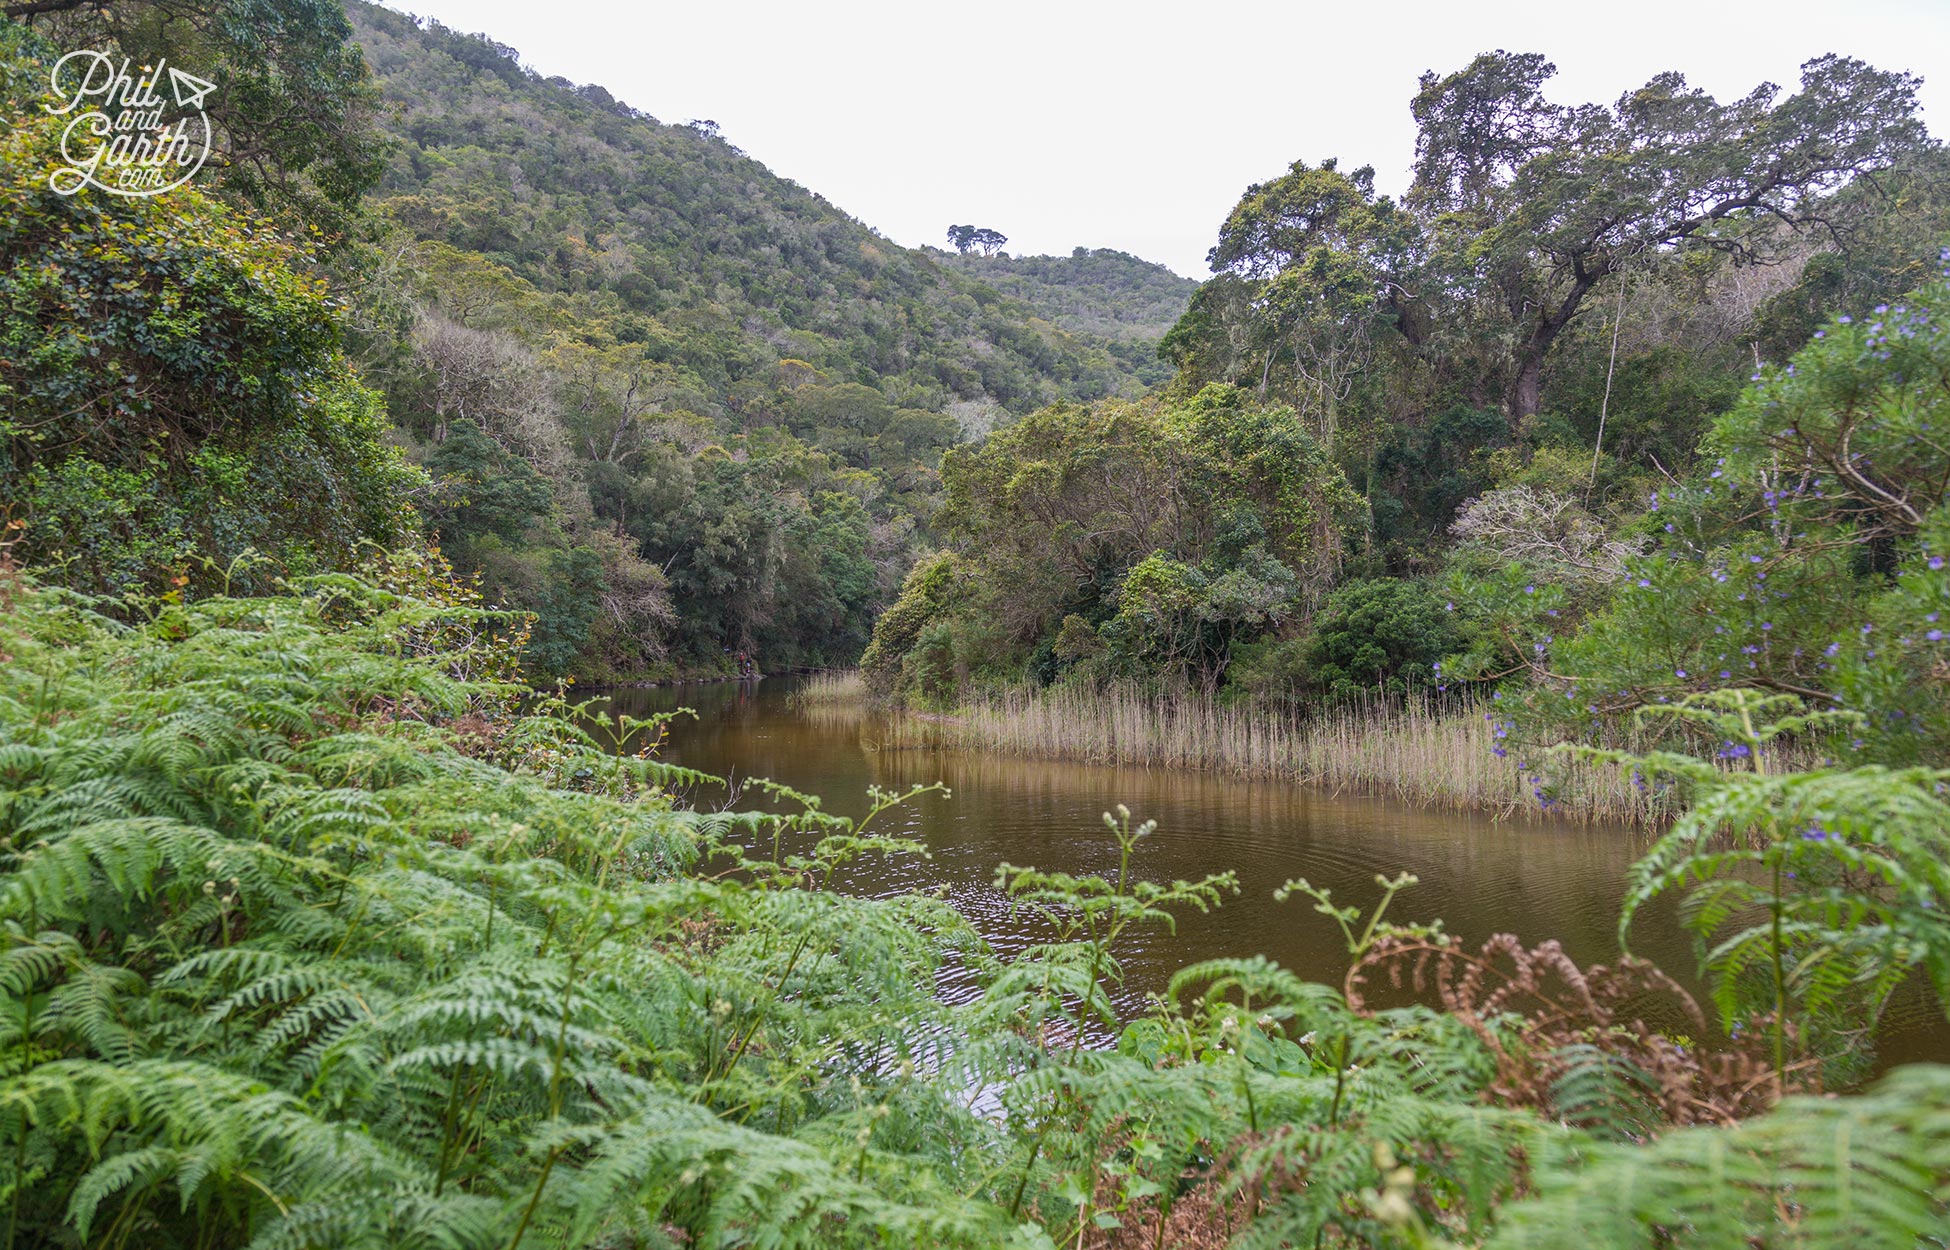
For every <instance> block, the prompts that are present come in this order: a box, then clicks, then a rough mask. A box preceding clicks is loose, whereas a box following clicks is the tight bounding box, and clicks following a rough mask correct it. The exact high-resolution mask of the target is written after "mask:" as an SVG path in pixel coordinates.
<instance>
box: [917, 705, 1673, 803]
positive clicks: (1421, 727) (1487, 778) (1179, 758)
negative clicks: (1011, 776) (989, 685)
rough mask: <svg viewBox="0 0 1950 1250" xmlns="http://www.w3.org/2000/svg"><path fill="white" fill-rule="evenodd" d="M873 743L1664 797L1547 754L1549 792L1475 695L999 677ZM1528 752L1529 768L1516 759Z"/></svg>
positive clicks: (1431, 787) (1264, 773)
mask: <svg viewBox="0 0 1950 1250" xmlns="http://www.w3.org/2000/svg"><path fill="white" fill-rule="evenodd" d="M881 732H882V734H883V739H882V741H881V742H880V743H879V745H880V746H881V747H882V748H883V749H888V748H892V749H899V748H903V747H908V748H939V747H964V748H977V749H982V750H989V751H996V752H1000V753H1003V754H1010V755H1021V756H1034V757H1038V758H1045V759H1072V760H1081V761H1086V762H1090V763H1101V764H1120V765H1136V766H1141V767H1158V768H1182V769H1195V770H1200V771H1213V772H1225V773H1231V774H1234V775H1238V776H1246V777H1273V778H1283V779H1287V780H1291V781H1298V782H1302V783H1305V784H1309V785H1317V786H1322V787H1325V788H1328V789H1331V790H1352V791H1359V792H1363V793H1371V794H1381V795H1386V796H1389V797H1392V798H1397V799H1401V800H1404V801H1406V802H1410V803H1415V804H1418V805H1422V806H1441V807H1454V808H1481V809H1486V810H1490V811H1497V812H1503V813H1517V812H1523V813H1530V814H1545V813H1548V814H1550V815H1553V816H1560V817H1571V818H1573V819H1580V820H1591V821H1621V822H1634V823H1639V822H1646V821H1650V820H1653V819H1657V818H1659V817H1660V816H1661V815H1662V814H1664V813H1665V812H1666V811H1667V810H1668V809H1669V805H1668V804H1667V803H1665V802H1663V801H1661V800H1660V798H1659V797H1658V796H1656V795H1648V794H1646V793H1644V792H1642V791H1641V790H1640V789H1639V788H1638V787H1636V786H1634V785H1633V784H1632V782H1631V780H1630V779H1629V778H1627V777H1623V776H1620V775H1619V774H1618V772H1617V771H1616V770H1614V769H1612V768H1609V767H1605V766H1600V765H1593V764H1588V763H1585V762H1583V761H1579V760H1574V759H1569V758H1566V757H1562V756H1552V757H1550V758H1549V760H1548V770H1547V774H1546V775H1547V779H1548V781H1549V783H1550V786H1549V793H1550V795H1551V801H1550V803H1549V805H1548V806H1547V805H1546V804H1545V803H1543V802H1542V801H1540V800H1539V797H1538V794H1537V788H1536V785H1535V784H1534V783H1533V781H1532V780H1531V778H1532V777H1534V776H1537V775H1539V773H1538V772H1537V769H1538V767H1539V766H1541V765H1544V764H1545V763H1546V760H1545V757H1544V755H1543V754H1542V752H1541V751H1538V752H1536V753H1535V754H1534V756H1530V757H1528V758H1526V756H1525V752H1524V750H1523V749H1521V748H1517V747H1511V748H1510V749H1509V751H1508V754H1507V755H1506V756H1504V757H1498V756H1497V755H1496V754H1495V752H1494V748H1495V747H1496V746H1497V745H1498V744H1497V740H1496V738H1495V736H1494V729H1493V726H1492V723H1491V722H1490V720H1489V719H1488V718H1486V717H1485V715H1484V714H1483V711H1482V709H1480V708H1471V707H1468V706H1464V705H1453V704H1450V705H1444V704H1438V703H1427V702H1421V701H1417V700H1408V701H1406V702H1401V703H1387V702H1380V701H1376V702H1372V703H1367V704H1344V705H1336V706H1332V707H1327V708H1323V709H1320V710H1319V711H1317V712H1315V713H1314V714H1312V715H1308V716H1305V717H1301V716H1297V715H1294V714H1292V713H1288V712H1278V711H1268V710H1264V709H1253V708H1245V707H1233V706H1228V705H1226V704H1222V703H1219V702H1218V701H1217V700H1214V699H1211V698H1202V697H1198V696H1180V697H1170V696H1160V695H1155V694H1150V693H1146V692H1144V691H1140V690H1137V689H1133V688H1129V687H1116V686H1113V687H1108V688H1104V689H1096V690H1092V689H1080V688H1075V687H1065V686H1059V687H1053V688H1050V689H1046V690H1023V689H1013V690H1005V691H1001V692H993V693H989V694H984V695H979V696H976V697H974V698H972V699H970V700H969V701H968V702H966V703H964V704H963V705H962V706H961V707H960V708H958V709H957V710H956V712H955V713H954V714H953V715H951V716H931V715H925V714H909V715H906V716H895V717H891V718H890V719H889V720H888V722H887V724H886V726H885V728H884V729H883V730H882V731H881ZM1526 762H1527V763H1529V764H1530V765H1531V766H1532V770H1531V771H1530V772H1526V771H1525V770H1524V769H1523V768H1521V767H1520V765H1521V764H1523V763H1526Z"/></svg>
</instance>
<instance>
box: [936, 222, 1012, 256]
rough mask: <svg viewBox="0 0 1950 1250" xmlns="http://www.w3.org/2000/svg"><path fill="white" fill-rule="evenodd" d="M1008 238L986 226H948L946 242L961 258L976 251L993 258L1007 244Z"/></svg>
mask: <svg viewBox="0 0 1950 1250" xmlns="http://www.w3.org/2000/svg"><path fill="white" fill-rule="evenodd" d="M1008 241H1009V236H1008V235H1006V234H1003V233H1002V232H1001V231H999V230H991V229H989V228H988V227H987V226H949V227H948V242H949V243H950V244H951V245H952V246H953V247H954V249H955V250H956V251H957V252H960V253H961V254H962V255H963V256H966V255H968V253H969V252H970V251H971V250H977V251H980V252H981V253H982V255H984V256H993V255H995V254H996V253H997V252H999V251H1001V250H1002V248H1003V245H1004V244H1006V243H1008Z"/></svg>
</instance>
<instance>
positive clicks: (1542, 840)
mask: <svg viewBox="0 0 1950 1250" xmlns="http://www.w3.org/2000/svg"><path fill="white" fill-rule="evenodd" d="M789 690H790V684H789V681H788V680H783V679H778V678H773V679H768V680H765V681H762V682H755V683H723V684H716V685H698V686H685V687H681V688H677V689H668V688H666V689H651V690H619V691H615V692H613V693H612V704H613V706H614V707H615V708H616V709H617V710H618V711H622V712H627V713H629V714H631V715H637V716H641V715H646V714H648V713H651V712H657V711H667V710H670V709H672V708H676V707H689V708H693V709H695V710H696V711H697V713H698V719H696V720H690V719H687V718H686V719H679V720H678V721H677V722H676V723H675V724H673V726H672V728H671V734H670V739H669V742H668V743H667V744H666V747H665V750H664V757H665V758H666V759H669V760H671V761H673V762H675V763H679V764H683V765H686V766H688V767H691V768H696V769H701V770H703V771H705V772H708V773H712V774H715V775H717V776H720V777H728V778H732V779H734V780H736V779H743V778H753V777H763V778H770V779H771V780H774V781H779V782H783V783H785V784H787V785H790V786H792V787H794V788H795V789H798V790H801V791H804V792H807V793H811V794H817V795H820V796H822V797H823V799H824V800H825V806H826V808H827V810H829V811H833V812H839V813H843V814H846V815H853V816H857V815H859V814H861V813H862V812H864V811H865V809H866V798H865V796H866V791H867V787H868V786H870V785H879V786H882V787H886V788H890V789H891V788H899V787H905V786H908V785H910V784H913V783H916V782H933V781H941V782H944V783H946V784H947V785H948V786H949V787H950V788H951V789H952V790H953V797H951V798H943V797H941V796H938V795H929V796H925V797H923V798H921V799H919V800H918V801H916V802H915V803H914V804H912V805H911V806H909V807H906V808H903V809H900V810H898V811H895V812H890V813H888V814H887V815H886V816H884V817H882V820H883V821H886V822H888V823H886V824H884V825H883V826H881V827H880V831H881V832H885V833H898V834H900V835H901V836H905V837H910V838H915V839H917V840H919V841H922V842H925V843H926V844H927V846H928V848H929V849H930V851H931V852H932V855H933V858H931V859H921V858H919V857H902V858H896V859H891V860H875V861H871V862H868V863H865V864H862V865H859V866H857V867H856V868H855V869H854V870H853V871H852V873H851V875H850V876H849V877H848V879H846V880H845V881H843V882H841V883H839V885H840V887H841V888H844V889H847V890H850V891H854V892H859V893H866V894H892V893H898V892H901V891H905V890H922V889H933V888H936V887H943V888H945V890H946V894H947V897H948V899H949V901H950V902H952V903H953V904H954V905H955V907H956V909H957V910H959V911H960V912H961V913H962V914H963V915H964V916H966V917H967V918H968V919H969V920H970V921H971V922H972V923H973V924H974V925H975V927H976V928H977V929H978V930H980V931H981V932H982V934H983V935H984V936H985V937H986V938H988V939H989V941H990V942H991V943H993V944H994V945H995V946H996V948H997V949H998V950H1000V951H1002V952H1005V953H1006V952H1008V951H1010V950H1011V949H1012V948H1013V947H1014V946H1016V945H1019V944H1020V942H1021V940H1022V939H1021V937H1020V936H1019V934H1020V926H1019V925H1018V924H1016V923H1014V922H1012V920H1011V918H1010V916H1009V914H1008V904H1007V900H1006V899H1005V898H1004V897H1003V896H1002V895H1001V894H1000V893H998V892H997V891H996V889H995V888H994V885H993V881H994V875H995V867H996V865H998V864H1001V863H1004V862H1007V863H1012V864H1025V865H1035V866H1036V867H1039V868H1047V869H1060V870H1063V871H1067V872H1072V873H1080V874H1081V873H1100V874H1104V875H1110V874H1113V873H1115V871H1116V868H1117V853H1116V844H1115V843H1114V842H1113V841H1112V840H1111V839H1110V837H1109V836H1108V835H1107V833H1106V832H1105V830H1104V827H1103V813H1104V812H1105V811H1106V810H1108V809H1110V808H1112V807H1114V806H1115V805H1117V804H1119V803H1122V804H1124V805H1125V806H1127V807H1129V808H1130V809H1131V813H1132V815H1133V816H1134V817H1135V818H1137V819H1140V820H1146V819H1148V820H1155V821H1157V822H1158V832H1157V833H1156V834H1154V835H1153V836H1152V837H1151V838H1150V839H1149V840H1147V841H1145V842H1144V843H1142V844H1141V845H1140V848H1139V852H1138V858H1137V862H1136V865H1135V867H1136V870H1137V871H1138V872H1139V873H1141V874H1142V875H1144V876H1146V877H1148V878H1150V879H1153V880H1159V881H1169V880H1174V879H1178V878H1185V879H1197V878H1198V877H1201V876H1204V875H1205V874H1207V873H1211V872H1220V871H1224V870H1227V869H1231V870H1233V871H1235V872H1237V873H1238V874H1239V881H1240V887H1241V889H1240V893H1239V894H1238V895H1237V896H1236V897H1231V898H1228V899H1226V901H1225V904H1224V906H1222V907H1220V908H1219V909H1218V910H1217V911H1215V912H1213V913H1211V914H1209V915H1200V914H1197V913H1193V914H1190V915H1187V916H1183V917H1181V918H1180V919H1179V922H1178V926H1177V931H1176V932H1175V933H1170V932H1165V931H1162V930H1155V929H1153V930H1144V931H1141V932H1140V933H1139V934H1137V935H1136V936H1134V937H1133V938H1132V939H1131V940H1130V944H1129V945H1128V946H1127V947H1126V948H1125V950H1124V951H1123V952H1122V954H1123V961H1124V974H1125V982H1124V986H1123V991H1122V993H1121V994H1120V996H1119V997H1120V1002H1119V1006H1120V1008H1121V1009H1122V1010H1124V1011H1126V1012H1130V1011H1133V1010H1135V1009H1137V1008H1138V1006H1139V1005H1140V1004H1141V1002H1142V1001H1143V997H1144V995H1145V994H1147V993H1154V992H1158V991H1161V990H1162V989H1163V988H1164V987H1165V984H1166V983H1167V982H1168V981H1169V979H1170V977H1171V974H1172V973H1173V972H1174V971H1176V970H1177V969H1179V968H1181V967H1184V966H1185V965H1186V964H1189V963H1193V962H1196V961H1198V960H1202V959H1213V958H1219V957H1225V956H1246V955H1265V956H1267V957H1268V958H1271V959H1274V960H1276V961H1278V962H1279V963H1281V964H1283V965H1285V966H1286V967H1288V968H1291V969H1293V970H1294V971H1296V972H1298V973H1299V974H1300V975H1302V976H1304V977H1306V978H1308V979H1310V980H1316V981H1325V982H1328V983H1331V984H1334V985H1339V984H1340V981H1341V977H1342V974H1343V973H1344V972H1345V971H1346V969H1347V956H1346V952H1345V950H1344V948H1343V947H1342V945H1341V938H1340V933H1339V931H1338V930H1337V929H1336V928H1335V926H1334V924H1333V922H1332V921H1330V920H1328V919H1327V918H1325V917H1323V916H1320V915H1317V914H1315V913H1314V912H1313V910H1312V908H1311V904H1309V903H1307V902H1305V901H1301V900H1291V901H1288V902H1286V903H1278V902H1275V901H1274V899H1273V891H1274V890H1275V889H1276V888H1277V887H1278V886H1280V885H1281V884H1282V883H1283V882H1285V881H1287V880H1288V879H1289V878H1293V877H1306V878H1307V879H1308V880H1309V881H1312V882H1313V883H1314V884H1316V885H1320V886H1324V887H1326V888H1328V889H1331V890H1332V891H1333V892H1334V896H1335V899H1336V901H1337V902H1342V903H1352V904H1355V905H1357V906H1360V907H1362V908H1363V910H1366V908H1367V907H1368V906H1369V905H1370V904H1371V903H1372V901H1373V899H1374V898H1375V896H1376V894H1377V890H1376V887H1375V882H1374V878H1375V875H1376V874H1377V873H1380V874H1386V875H1389V876H1392V875H1394V874H1395V873H1397V872H1401V871H1404V870H1406V871H1408V872H1412V873H1414V874H1415V875H1416V876H1417V877H1419V878H1420V879H1421V884H1420V885H1418V886H1416V887H1415V888H1414V889H1412V890H1410V891H1408V892H1407V893H1405V894H1404V895H1403V896H1402V897H1401V898H1400V899H1399V900H1398V901H1397V903H1396V904H1395V907H1396V909H1397V911H1396V912H1395V913H1394V918H1396V919H1401V920H1410V919H1431V918H1434V917H1441V919H1442V920H1443V922H1444V924H1445V925H1446V927H1447V928H1448V929H1449V931H1450V932H1452V933H1454V934H1456V935H1458V936H1459V937H1460V938H1462V939H1463V940H1464V941H1466V942H1468V943H1471V944H1472V945H1473V944H1474V943H1477V942H1480V941H1482V940H1483V939H1484V938H1486V937H1488V936H1489V935H1490V934H1492V933H1500V932H1507V933H1514V934H1516V935H1517V936H1518V937H1519V938H1521V939H1523V941H1524V942H1526V943H1528V944H1535V943H1537V942H1541V941H1544V940H1546V939H1548V938H1556V939H1558V940H1559V941H1560V942H1562V943H1563V945H1564V949H1565V950H1566V952H1567V953H1569V954H1570V956H1571V957H1572V958H1573V959H1575V960H1577V961H1578V962H1580V963H1604V962H1608V961H1610V960H1611V959H1613V958H1615V957H1616V955H1617V953H1618V938H1617V919H1618V902H1619V899H1620V898H1621V897H1622V895H1623V893H1624V882H1625V872H1626V869H1627V868H1628V867H1629V866H1630V865H1631V863H1632V861H1633V860H1634V859H1636V858H1637V857H1638V855H1639V854H1640V853H1641V852H1642V851H1643V850H1644V848H1645V846H1646V844H1647V836H1646V835H1645V834H1643V833H1638V832H1635V831H1633V830H1631V829H1626V828H1616V827H1606V826H1591V825H1575V824H1568V823H1556V822H1549V821H1514V820H1513V821H1506V822H1498V821H1493V820H1491V819H1489V818H1488V817H1487V816H1483V815H1477V814H1469V813H1458V812H1448V811H1434V810H1427V811H1425V810H1419V809H1416V808H1412V807H1406V806H1403V805H1401V804H1397V803H1392V802H1387V801H1384V800H1379V799H1372V798H1367V797H1363V796H1355V795H1342V796H1335V795H1330V794H1327V793H1324V792H1321V791H1318V790H1310V789H1307V788H1304V787H1301V786H1296V785H1291V784H1287V783H1283V782H1274V781H1247V780H1240V779H1235V778H1228V777H1219V776H1214V775H1210V774H1202V773H1184V772H1174V771H1164V770H1146V769H1142V768H1120V767H1107V766H1099V765H1088V764H1072V763H1063V762H1048V761H1036V760H1023V759H1017V758H1012V757H1004V756H996V755H989V754H985V753H981V752H969V751H954V750H925V749H923V750H914V749H908V750H898V751H896V750H883V749H881V748H880V747H879V745H878V741H879V737H880V734H879V732H878V723H877V721H876V720H875V719H874V718H872V717H866V716H861V715H859V714H857V713H850V712H848V711H846V710H827V711H823V712H822V711H819V710H813V711H811V712H800V711H797V710H795V709H793V708H790V707H788V706H787V704H786V695H787V693H788V692H789ZM696 799H697V801H698V802H699V803H700V804H702V805H708V806H716V805H718V804H720V803H722V802H723V801H724V799H723V796H722V795H721V794H717V795H713V794H699V795H697V796H696ZM1633 947H1634V950H1635V951H1636V953H1638V954H1640V955H1642V956H1645V957H1647V958H1650V959H1652V960H1653V961H1654V962H1656V963H1658V964H1660V965H1661V966H1662V967H1664V968H1666V969H1667V970H1668V971H1669V972H1671V973H1673V974H1674V975H1675V976H1678V977H1680V978H1681V979H1682V981H1687V982H1688V983H1689V984H1690V978H1688V977H1687V976H1686V975H1685V974H1688V973H1690V972H1691V971H1692V969H1693V966H1694V958H1693V951H1692V946H1691V943H1690V940H1689V939H1688V938H1687V937H1686V936H1685V935H1684V934H1683V933H1681V932H1680V931H1679V929H1678V927H1677V925H1676V924H1675V923H1674V918H1673V912H1672V911H1671V910H1670V909H1663V910H1662V909H1653V910H1650V911H1648V912H1646V913H1644V914H1643V915H1642V916H1641V917H1640V919H1639V920H1638V922H1637V923H1636V924H1635V925H1634V929H1633ZM947 988H948V991H949V992H950V993H952V992H953V988H954V987H953V986H952V985H950V986H949V987H947ZM1941 1021H1942V1017H1941V1015H1940V1014H1937V1013H1936V1012H1934V1010H1933V1009H1932V1008H1931V1007H1929V1005H1928V1004H1927V1003H1926V1002H1925V1001H1924V998H1923V996H1922V995H1921V994H1920V993H1912V994H1906V995H1903V996H1901V997H1900V1001H1898V1002H1897V1003H1896V1004H1894V1005H1892V1006H1891V1008H1890V1016H1889V1019H1888V1020H1887V1021H1886V1022H1885V1025H1884V1030H1883V1039H1882V1046H1881V1050H1882V1059H1883V1062H1884V1063H1892V1062H1904V1061H1908V1060H1915V1059H1922V1058H1934V1059H1939V1060H1941V1059H1950V1037H1946V1030H1945V1029H1943V1027H1942V1024H1941ZM1933 1025H1934V1027H1933Z"/></svg>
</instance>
